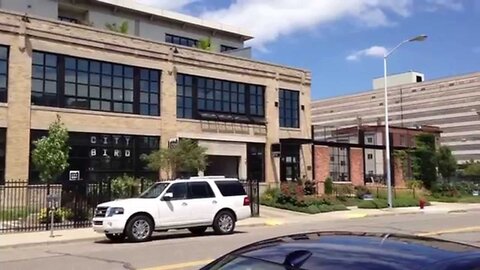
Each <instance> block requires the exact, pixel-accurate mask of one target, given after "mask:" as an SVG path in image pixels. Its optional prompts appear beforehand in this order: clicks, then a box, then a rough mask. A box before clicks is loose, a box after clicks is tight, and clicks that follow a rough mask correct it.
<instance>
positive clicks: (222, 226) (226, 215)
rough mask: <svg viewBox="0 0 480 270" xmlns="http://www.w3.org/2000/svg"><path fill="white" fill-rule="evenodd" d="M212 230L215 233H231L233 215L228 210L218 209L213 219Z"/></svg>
mask: <svg viewBox="0 0 480 270" xmlns="http://www.w3.org/2000/svg"><path fill="white" fill-rule="evenodd" d="M213 230H214V231H215V233H217V234H232V233H233V231H234V230H235V217H234V216H233V214H232V212H230V211H220V212H219V213H218V214H217V215H216V216H215V219H214V220H213Z"/></svg>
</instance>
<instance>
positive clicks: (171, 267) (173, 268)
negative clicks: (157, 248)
mask: <svg viewBox="0 0 480 270" xmlns="http://www.w3.org/2000/svg"><path fill="white" fill-rule="evenodd" d="M212 261H213V260H212V259H208V260H200V261H191V262H185V263H177V264H167V265H161V266H157V267H151V268H144V269H140V270H177V269H184V268H188V267H195V266H203V265H206V264H209V263H210V262H212Z"/></svg>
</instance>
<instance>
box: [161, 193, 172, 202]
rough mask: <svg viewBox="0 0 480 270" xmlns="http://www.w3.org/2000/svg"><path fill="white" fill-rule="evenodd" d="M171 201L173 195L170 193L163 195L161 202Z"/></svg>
mask: <svg viewBox="0 0 480 270" xmlns="http://www.w3.org/2000/svg"><path fill="white" fill-rule="evenodd" d="M171 199H173V193H171V192H168V193H165V194H164V195H163V197H162V200H164V201H170V200H171Z"/></svg>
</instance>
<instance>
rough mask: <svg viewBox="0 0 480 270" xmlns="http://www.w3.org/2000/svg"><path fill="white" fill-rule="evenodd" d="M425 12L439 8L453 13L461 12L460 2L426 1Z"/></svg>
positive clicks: (452, 0)
mask: <svg viewBox="0 0 480 270" xmlns="http://www.w3.org/2000/svg"><path fill="white" fill-rule="evenodd" d="M426 4H427V5H428V7H427V11H431V12H434V11H437V10H438V9H439V8H446V9H451V10H454V11H461V10H463V3H462V0H426Z"/></svg>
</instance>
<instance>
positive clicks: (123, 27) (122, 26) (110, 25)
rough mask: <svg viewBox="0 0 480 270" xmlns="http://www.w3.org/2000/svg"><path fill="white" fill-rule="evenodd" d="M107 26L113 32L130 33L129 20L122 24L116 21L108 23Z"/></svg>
mask: <svg viewBox="0 0 480 270" xmlns="http://www.w3.org/2000/svg"><path fill="white" fill-rule="evenodd" d="M105 27H106V28H107V29H108V30H110V31H113V32H117V33H121V34H128V22H127V21H123V22H122V24H120V26H119V25H117V24H116V23H107V24H105Z"/></svg>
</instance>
